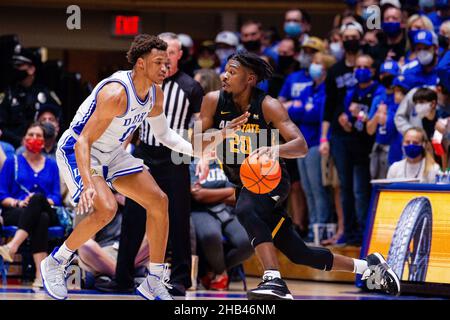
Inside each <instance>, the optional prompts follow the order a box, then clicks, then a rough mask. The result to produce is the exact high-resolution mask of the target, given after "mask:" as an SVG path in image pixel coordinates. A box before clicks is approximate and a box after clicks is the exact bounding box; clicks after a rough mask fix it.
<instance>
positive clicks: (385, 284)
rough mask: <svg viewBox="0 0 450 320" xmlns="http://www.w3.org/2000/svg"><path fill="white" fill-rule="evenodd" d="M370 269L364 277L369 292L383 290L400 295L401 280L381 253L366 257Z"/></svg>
mask: <svg viewBox="0 0 450 320" xmlns="http://www.w3.org/2000/svg"><path fill="white" fill-rule="evenodd" d="M366 260H367V264H368V265H369V269H367V270H366V272H364V274H363V275H362V280H363V281H365V282H366V287H367V289H369V290H382V291H384V292H386V293H388V294H392V295H396V296H398V295H400V279H399V278H398V276H397V275H396V274H395V272H394V271H393V270H392V268H391V267H390V266H389V265H388V264H387V262H386V260H385V259H384V257H383V255H382V254H381V253H378V252H375V253H372V254H370V255H368V256H367V257H366Z"/></svg>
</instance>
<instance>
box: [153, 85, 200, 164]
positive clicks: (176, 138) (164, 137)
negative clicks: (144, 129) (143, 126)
mask: <svg viewBox="0 0 450 320" xmlns="http://www.w3.org/2000/svg"><path fill="white" fill-rule="evenodd" d="M163 101H164V93H163V91H162V90H161V88H160V87H159V86H157V87H156V101H155V105H154V107H153V109H152V110H151V111H150V113H149V114H148V118H147V119H148V121H149V123H150V127H151V129H152V131H153V134H154V135H155V138H156V140H158V141H159V142H161V143H162V144H164V145H165V146H166V147H168V148H170V149H172V150H174V151H176V152H181V153H184V154H188V155H190V156H193V155H197V154H195V153H194V150H193V148H192V144H190V143H189V142H188V141H186V140H184V139H183V137H182V136H180V135H179V134H178V133H176V132H175V131H174V130H172V129H171V128H170V127H169V123H168V122H167V118H166V115H165V113H164V108H163Z"/></svg>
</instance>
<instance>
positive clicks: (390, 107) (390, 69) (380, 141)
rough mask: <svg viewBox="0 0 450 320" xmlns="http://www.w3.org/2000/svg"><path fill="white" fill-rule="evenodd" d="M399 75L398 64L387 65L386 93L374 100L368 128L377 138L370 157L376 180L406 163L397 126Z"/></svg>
mask: <svg viewBox="0 0 450 320" xmlns="http://www.w3.org/2000/svg"><path fill="white" fill-rule="evenodd" d="M398 74H399V65H398V64H397V62H395V61H385V62H384V63H383V64H382V65H381V67H380V82H381V84H382V85H383V87H384V89H385V91H383V92H382V93H381V94H379V95H377V96H375V98H374V99H373V102H372V106H371V107H370V111H369V120H368V121H367V126H366V130H367V133H368V134H370V135H374V134H375V144H374V146H373V148H372V153H371V155H370V175H371V177H372V179H384V178H386V175H387V171H388V169H389V166H390V165H391V164H392V163H394V162H396V161H400V160H401V159H402V152H401V143H402V136H401V135H400V134H399V132H398V131H397V128H396V127H395V123H394V117H395V113H396V112H397V108H398V104H397V103H395V98H394V87H393V81H394V78H395V77H396V76H398Z"/></svg>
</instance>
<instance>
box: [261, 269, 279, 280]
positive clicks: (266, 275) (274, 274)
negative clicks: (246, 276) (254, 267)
mask: <svg viewBox="0 0 450 320" xmlns="http://www.w3.org/2000/svg"><path fill="white" fill-rule="evenodd" d="M264 278H271V279H274V278H280V279H281V274H280V271H278V270H270V269H269V270H266V271H264V275H263V279H264Z"/></svg>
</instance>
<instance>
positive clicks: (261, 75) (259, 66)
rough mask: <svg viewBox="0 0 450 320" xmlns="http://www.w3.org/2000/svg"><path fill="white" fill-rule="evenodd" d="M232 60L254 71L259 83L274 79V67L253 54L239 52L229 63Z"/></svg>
mask: <svg viewBox="0 0 450 320" xmlns="http://www.w3.org/2000/svg"><path fill="white" fill-rule="evenodd" d="M230 60H235V61H237V62H239V63H240V64H241V65H243V66H244V67H246V68H248V69H250V70H252V71H253V72H254V73H255V74H256V78H257V79H256V82H257V83H258V82H260V81H262V80H266V79H269V78H270V77H272V73H273V68H272V66H271V65H270V64H268V63H267V62H266V61H264V60H263V59H261V58H260V57H259V56H258V55H256V54H254V53H252V52H247V51H239V52H237V53H235V54H233V55H231V56H230V57H229V58H228V61H230Z"/></svg>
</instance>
